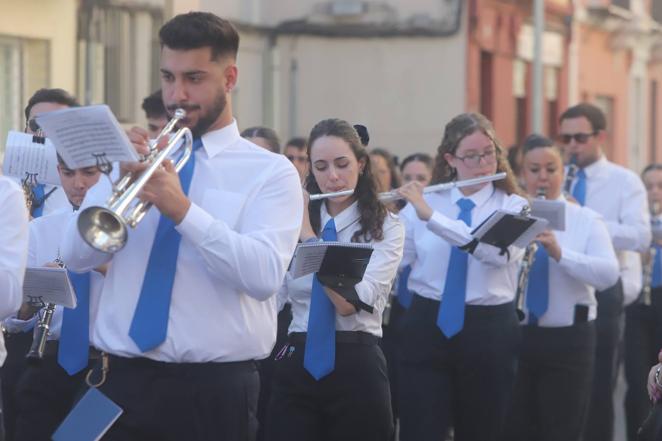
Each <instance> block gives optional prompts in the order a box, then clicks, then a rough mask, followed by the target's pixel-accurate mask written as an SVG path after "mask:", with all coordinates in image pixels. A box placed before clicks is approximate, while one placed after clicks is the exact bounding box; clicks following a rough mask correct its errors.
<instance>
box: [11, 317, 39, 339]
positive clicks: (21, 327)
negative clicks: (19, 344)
mask: <svg viewBox="0 0 662 441" xmlns="http://www.w3.org/2000/svg"><path fill="white" fill-rule="evenodd" d="M36 324H37V314H35V315H33V316H32V317H31V318H30V319H29V320H19V319H18V318H16V317H10V318H8V319H6V320H5V321H4V322H3V325H4V327H5V329H6V330H7V332H9V333H11V334H18V333H19V332H28V331H30V330H31V329H33V328H34V327H35V325H36Z"/></svg>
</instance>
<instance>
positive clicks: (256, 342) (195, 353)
mask: <svg viewBox="0 0 662 441" xmlns="http://www.w3.org/2000/svg"><path fill="white" fill-rule="evenodd" d="M159 36H160V39H161V87H162V90H163V101H164V104H165V105H166V109H167V110H168V112H169V113H170V114H173V113H174V111H175V109H178V108H181V109H184V110H185V111H186V117H185V118H184V119H183V121H182V122H183V125H184V126H186V127H188V128H190V129H191V131H192V133H193V136H194V143H193V144H194V150H195V151H194V153H193V154H192V155H191V158H190V159H189V161H188V162H187V163H186V166H185V167H184V168H183V169H182V171H181V173H180V174H179V176H178V175H177V173H176V172H175V171H174V167H173V165H172V163H170V162H169V161H166V162H164V163H163V167H161V168H160V169H158V170H157V171H156V172H155V173H154V174H153V175H152V177H151V179H150V180H149V181H148V182H147V184H146V185H145V186H144V187H143V188H142V190H141V194H140V198H141V199H143V200H145V201H147V202H150V203H153V204H154V206H155V207H156V210H150V211H149V212H148V213H147V215H146V216H145V218H144V219H143V221H142V222H141V223H140V224H139V225H138V226H137V227H136V228H135V229H132V230H131V231H129V236H128V241H127V243H126V246H125V247H124V249H122V250H121V251H120V252H118V253H117V254H114V255H112V254H109V253H104V252H100V251H97V250H95V249H93V248H92V247H90V246H89V245H87V244H86V242H84V241H83V239H82V238H81V235H80V232H79V231H78V228H77V219H72V220H71V221H70V223H69V225H68V227H67V230H66V232H65V241H64V246H63V249H62V251H63V257H64V260H65V262H66V263H67V264H68V265H69V268H72V269H74V270H78V271H84V270H88V269H90V268H94V267H96V266H98V265H100V264H103V263H107V262H112V264H111V265H110V266H109V269H108V272H107V274H106V279H105V281H104V286H103V290H102V293H101V296H100V301H99V310H98V314H97V317H96V320H95V326H94V332H93V333H92V343H93V344H94V346H95V347H96V348H98V349H100V350H101V351H103V352H104V353H105V355H104V360H103V364H104V365H105V366H107V368H108V371H107V375H106V380H105V382H104V383H103V384H102V385H100V387H99V390H100V391H102V392H103V393H104V394H106V395H107V396H108V397H109V398H110V399H111V400H113V401H114V402H115V403H117V404H118V405H119V406H120V407H121V408H122V409H123V414H122V416H120V418H119V419H118V420H117V422H116V423H115V424H114V425H113V426H112V427H111V428H110V430H109V431H108V432H107V433H106V435H105V438H104V439H105V440H111V441H112V440H122V441H130V440H140V441H144V440H148V439H158V440H184V439H186V440H191V441H194V440H210V439H224V440H253V439H254V438H255V433H256V429H257V420H256V418H255V413H256V407H257V398H258V389H259V379H258V373H257V369H256V364H255V362H256V360H260V359H262V358H264V357H266V356H268V355H269V353H270V352H271V349H272V346H273V345H274V342H275V339H276V298H275V296H274V294H275V293H276V292H277V291H278V288H279V287H280V284H281V282H282V280H283V278H284V276H285V271H286V269H287V264H288V263H289V261H290V258H291V256H292V253H293V251H294V249H295V246H296V243H297V237H298V234H299V229H300V227H301V220H302V217H303V210H302V206H303V198H302V190H301V184H300V181H299V176H298V174H297V172H296V170H295V169H294V167H293V166H292V165H291V164H290V162H289V161H287V159H286V158H285V157H284V156H279V155H274V154H273V153H270V152H268V151H266V150H265V149H262V148H260V147H258V146H256V145H254V144H252V143H251V142H249V141H246V140H245V139H242V138H241V137H240V136H239V130H238V129H237V123H236V121H235V120H234V118H233V116H232V101H231V93H232V90H233V88H234V87H235V85H236V82H237V65H236V56H237V50H238V44H239V36H238V34H237V31H236V30H235V28H234V27H233V26H232V25H231V24H230V23H229V22H228V21H226V20H223V19H221V18H219V17H217V16H215V15H213V14H210V13H203V12H191V13H188V14H183V15H178V16H176V17H174V18H173V19H172V20H170V21H169V22H168V23H166V24H165V25H164V26H163V27H162V28H161V30H160V33H159ZM129 137H130V139H131V141H132V142H133V143H134V145H135V147H136V148H137V149H138V150H140V151H141V153H145V152H146V149H147V145H148V136H147V132H146V131H145V130H142V129H133V130H132V131H131V132H130V134H129ZM146 167H147V164H130V165H129V166H128V167H125V168H126V169H129V170H131V171H132V172H133V173H135V174H138V173H141V172H142V171H143V170H144V169H145V168H146ZM103 184H106V183H105V182H104V181H100V183H99V185H97V186H96V187H94V188H93V189H92V190H91V191H90V192H89V193H88V195H87V197H86V198H85V201H84V203H83V206H82V208H83V209H84V208H85V207H88V206H90V205H103V204H104V202H105V201H106V200H107V198H108V197H109V195H110V188H109V186H108V185H103ZM81 211H82V210H81Z"/></svg>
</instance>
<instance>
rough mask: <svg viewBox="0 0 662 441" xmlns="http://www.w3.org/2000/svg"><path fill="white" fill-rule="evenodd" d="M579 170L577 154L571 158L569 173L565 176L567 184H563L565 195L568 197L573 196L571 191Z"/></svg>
mask: <svg viewBox="0 0 662 441" xmlns="http://www.w3.org/2000/svg"><path fill="white" fill-rule="evenodd" d="M577 169H578V167H577V154H572V155H571V156H570V161H569V162H568V172H567V173H566V175H565V182H564V183H563V193H564V194H565V195H566V196H567V195H570V194H571V193H570V190H571V189H572V181H574V180H575V176H576V175H577Z"/></svg>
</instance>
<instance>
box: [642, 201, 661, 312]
mask: <svg viewBox="0 0 662 441" xmlns="http://www.w3.org/2000/svg"><path fill="white" fill-rule="evenodd" d="M650 211H651V224H652V223H654V222H655V220H654V219H655V217H656V216H657V215H658V213H659V212H660V207H659V204H658V203H657V202H653V203H652V204H651V210H650ZM656 253H657V250H656V249H655V247H654V246H651V247H650V248H649V250H648V260H647V261H646V265H645V266H644V270H643V277H642V278H643V285H644V286H643V288H642V289H641V295H642V298H643V301H644V305H646V306H650V305H651V304H652V301H653V299H652V297H651V284H652V282H653V265H655V254H656Z"/></svg>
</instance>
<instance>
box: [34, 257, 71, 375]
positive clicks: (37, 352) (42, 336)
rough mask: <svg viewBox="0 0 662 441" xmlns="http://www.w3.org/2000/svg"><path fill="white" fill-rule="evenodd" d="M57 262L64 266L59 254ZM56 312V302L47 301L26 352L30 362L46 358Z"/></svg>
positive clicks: (61, 266)
mask: <svg viewBox="0 0 662 441" xmlns="http://www.w3.org/2000/svg"><path fill="white" fill-rule="evenodd" d="M55 263H57V265H58V266H59V267H60V268H64V267H65V265H64V262H63V261H62V259H61V258H60V256H59V252H58V257H57V258H56V259H55ZM54 313H55V303H47V304H46V307H45V308H44V310H43V312H42V314H41V316H40V317H39V321H38V322H37V326H35V329H34V334H33V336H32V346H30V350H29V351H28V353H27V354H26V356H25V358H27V359H28V362H32V363H38V362H39V361H41V360H42V359H43V358H44V351H45V350H46V341H48V336H49V334H50V330H51V322H52V321H53V314H54Z"/></svg>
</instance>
